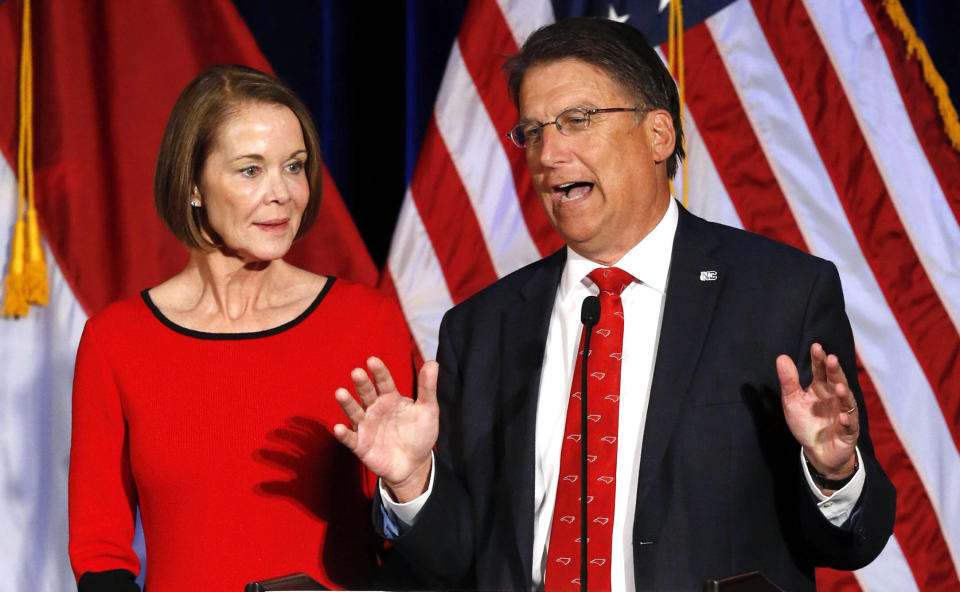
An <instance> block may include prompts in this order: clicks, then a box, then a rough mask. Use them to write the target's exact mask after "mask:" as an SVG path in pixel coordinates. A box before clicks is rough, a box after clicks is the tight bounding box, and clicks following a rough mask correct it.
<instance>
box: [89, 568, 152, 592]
mask: <svg viewBox="0 0 960 592" xmlns="http://www.w3.org/2000/svg"><path fill="white" fill-rule="evenodd" d="M77 592H140V586H138V585H137V576H135V575H133V572H131V571H128V570H126V569H111V570H109V571H87V572H84V574H83V575H82V576H80V581H79V582H77Z"/></svg>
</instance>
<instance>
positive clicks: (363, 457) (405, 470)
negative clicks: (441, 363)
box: [333, 357, 439, 503]
mask: <svg viewBox="0 0 960 592" xmlns="http://www.w3.org/2000/svg"><path fill="white" fill-rule="evenodd" d="M367 368H368V369H369V370H370V374H369V375H368V374H367V372H366V371H365V370H364V369H363V368H354V369H353V371H351V372H350V379H351V380H352V381H353V386H354V390H355V391H356V393H357V398H356V399H354V397H353V396H352V395H351V394H350V391H348V390H347V389H345V388H342V387H341V388H338V389H337V390H336V393H335V394H334V396H335V397H336V399H337V403H339V404H340V407H341V408H342V409H343V412H344V414H345V415H346V416H347V419H348V420H349V421H350V427H347V426H346V425H343V424H337V425H335V426H333V434H334V436H336V438H337V440H340V442H341V443H343V445H344V446H346V447H347V448H349V449H350V450H352V451H353V453H354V454H355V455H357V458H359V459H360V461H361V462H363V464H365V465H366V466H367V468H368V469H370V470H371V471H373V472H374V473H375V474H376V475H377V476H379V477H380V479H381V480H382V481H383V484H384V485H385V486H386V487H387V488H388V489H389V490H390V492H391V493H392V494H393V496H394V498H395V499H396V501H398V502H401V503H402V502H408V501H410V500H412V499H414V498H416V497H418V496H420V495H421V494H423V493H424V492H425V491H426V490H427V486H428V484H429V482H430V466H431V459H430V451H431V450H432V449H433V446H434V445H435V444H436V442H437V433H438V431H439V407H438V405H437V371H438V365H437V363H436V362H433V361H431V362H426V363H425V364H424V365H423V367H422V368H421V369H420V375H419V377H418V379H417V400H416V401H414V400H413V399H411V398H409V397H405V396H403V395H401V394H400V393H399V392H398V391H397V387H396V385H395V384H394V382H393V378H392V377H391V376H390V371H389V370H387V366H386V365H385V364H384V363H383V361H382V360H380V359H379V358H375V357H371V358H369V359H368V360H367ZM371 376H372V377H373V380H371V379H370V377H371Z"/></svg>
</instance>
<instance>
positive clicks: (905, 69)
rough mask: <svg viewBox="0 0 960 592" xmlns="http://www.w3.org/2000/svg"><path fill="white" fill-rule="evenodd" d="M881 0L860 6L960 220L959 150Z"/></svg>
mask: <svg viewBox="0 0 960 592" xmlns="http://www.w3.org/2000/svg"><path fill="white" fill-rule="evenodd" d="M883 5H884V3H883V2H877V1H875V0H864V3H863V6H864V9H865V10H866V12H867V15H868V16H869V17H870V20H871V22H872V23H873V26H874V28H875V29H876V30H877V32H878V33H879V34H878V37H879V39H880V43H881V44H882V45H883V50H884V52H885V53H886V56H887V64H888V66H889V67H890V69H891V72H892V74H893V76H894V78H895V79H896V82H897V86H898V87H899V88H900V94H901V95H902V96H903V100H904V102H905V103H906V104H907V105H909V106H910V108H909V109H906V108H905V109H906V113H907V116H908V117H909V118H910V121H911V123H912V124H913V128H914V131H915V132H916V134H917V137H918V138H919V140H920V144H921V146H922V147H923V151H924V153H925V154H926V155H927V159H928V160H929V162H930V166H931V167H933V171H934V173H935V174H936V176H937V178H938V179H939V180H940V186H941V187H942V188H943V191H944V193H945V195H946V198H947V203H948V205H949V207H950V209H951V210H952V211H953V216H954V219H955V220H960V151H958V150H955V149H953V148H951V147H950V143H949V140H948V139H947V134H946V132H945V131H944V129H943V120H942V118H941V117H940V113H939V111H938V109H937V104H936V101H935V99H934V97H933V93H932V91H931V90H930V89H929V87H928V86H927V82H926V79H925V78H924V76H923V69H922V66H921V65H920V62H919V60H917V59H916V58H915V57H913V56H911V55H908V50H907V46H906V43H905V42H904V40H903V35H902V33H900V31H899V30H898V29H897V28H896V26H895V25H894V24H893V21H891V20H890V17H889V16H888V15H887V12H886V9H885V8H884V6H883Z"/></svg>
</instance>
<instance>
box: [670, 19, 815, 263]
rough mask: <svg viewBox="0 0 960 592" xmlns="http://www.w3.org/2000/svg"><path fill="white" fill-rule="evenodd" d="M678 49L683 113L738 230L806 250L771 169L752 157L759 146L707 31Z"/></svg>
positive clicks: (692, 33)
mask: <svg viewBox="0 0 960 592" xmlns="http://www.w3.org/2000/svg"><path fill="white" fill-rule="evenodd" d="M683 43H684V50H685V53H686V57H685V58H684V61H685V63H686V64H687V67H686V80H687V81H688V82H687V93H686V99H687V108H688V109H689V111H690V112H691V113H692V115H693V116H694V117H696V118H697V119H698V120H699V121H700V122H701V124H700V126H699V131H700V135H701V136H702V137H703V141H704V143H705V144H706V145H707V147H708V150H709V152H710V154H711V156H712V157H713V159H714V162H715V163H716V168H717V171H718V172H719V174H720V178H721V179H722V180H723V184H724V185H725V186H726V188H727V195H728V196H729V198H730V200H731V201H732V202H733V204H734V207H735V208H736V210H737V214H738V215H739V217H740V220H742V222H743V226H744V227H745V228H747V229H749V230H750V231H751V232H757V233H760V234H763V235H766V236H769V237H770V238H773V239H776V240H778V241H780V242H783V243H786V244H788V245H792V246H794V247H797V248H798V249H803V250H806V244H805V242H804V240H803V237H802V236H801V234H800V229H799V228H798V227H797V224H796V221H795V220H794V218H793V214H792V213H791V212H790V208H789V206H788V204H787V201H786V198H785V197H784V196H783V192H782V191H781V190H780V186H779V185H778V184H777V180H776V178H775V177H774V175H773V171H772V170H771V169H770V165H769V164H768V163H767V161H766V160H765V159H762V158H756V156H755V155H756V154H757V153H759V152H760V142H759V141H758V140H757V136H756V134H755V133H754V132H753V128H752V127H751V126H750V121H749V120H748V119H747V116H746V114H745V113H744V112H743V105H742V104H741V103H740V100H739V98H738V97H737V93H736V90H735V89H734V88H733V83H731V81H730V78H729V76H728V75H727V71H726V68H725V67H724V65H723V61H722V60H721V59H720V54H719V52H718V51H717V47H716V45H715V44H714V43H713V39H712V38H711V37H710V32H709V30H708V29H707V28H706V27H705V26H697V27H694V28H692V29H690V30H688V31H686V32H685V33H684V39H683ZM694 162H695V161H694ZM731 189H732V190H731Z"/></svg>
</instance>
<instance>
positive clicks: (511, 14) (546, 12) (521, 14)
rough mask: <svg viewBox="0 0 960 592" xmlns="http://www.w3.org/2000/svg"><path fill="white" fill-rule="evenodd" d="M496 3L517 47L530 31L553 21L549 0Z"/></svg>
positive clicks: (517, 0)
mask: <svg viewBox="0 0 960 592" xmlns="http://www.w3.org/2000/svg"><path fill="white" fill-rule="evenodd" d="M497 3H498V4H499V6H500V12H502V13H503V18H504V20H505V21H506V22H507V26H508V27H509V28H510V33H511V34H512V35H513V42H514V45H516V46H518V47H519V46H520V45H521V44H522V43H523V40H524V39H526V38H527V36H528V35H530V33H533V32H534V31H535V30H537V29H538V28H540V27H542V26H544V25H549V24H550V23H552V22H553V21H554V17H553V4H552V3H551V2H550V0H497ZM464 22H466V21H464Z"/></svg>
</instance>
